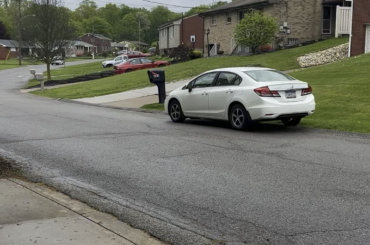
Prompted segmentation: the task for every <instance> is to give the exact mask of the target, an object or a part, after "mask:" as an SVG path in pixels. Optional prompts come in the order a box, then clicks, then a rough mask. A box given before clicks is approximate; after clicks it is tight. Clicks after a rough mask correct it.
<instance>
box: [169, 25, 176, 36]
mask: <svg viewBox="0 0 370 245" xmlns="http://www.w3.org/2000/svg"><path fill="white" fill-rule="evenodd" d="M174 29H175V28H174V27H173V26H171V27H170V28H168V31H169V33H170V37H171V38H173V36H174Z"/></svg>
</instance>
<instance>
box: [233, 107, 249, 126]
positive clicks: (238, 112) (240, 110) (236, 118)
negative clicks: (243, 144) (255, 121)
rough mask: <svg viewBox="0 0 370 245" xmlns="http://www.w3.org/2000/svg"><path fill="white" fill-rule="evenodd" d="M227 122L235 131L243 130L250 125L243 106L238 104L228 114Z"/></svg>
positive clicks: (247, 114)
mask: <svg viewBox="0 0 370 245" xmlns="http://www.w3.org/2000/svg"><path fill="white" fill-rule="evenodd" d="M229 121H230V124H231V127H233V128H234V129H237V130H245V129H247V128H248V127H249V126H250V125H251V122H252V121H251V119H250V116H249V113H248V112H247V110H246V109H245V108H244V106H242V105H240V104H238V105H234V106H233V107H232V108H231V110H230V114H229Z"/></svg>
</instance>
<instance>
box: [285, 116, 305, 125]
mask: <svg viewBox="0 0 370 245" xmlns="http://www.w3.org/2000/svg"><path fill="white" fill-rule="evenodd" d="M301 119H302V118H300V117H289V118H284V119H282V120H281V122H282V123H284V125H285V126H297V125H298V124H299V123H300V122H301Z"/></svg>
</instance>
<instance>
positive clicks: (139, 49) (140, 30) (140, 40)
mask: <svg viewBox="0 0 370 245" xmlns="http://www.w3.org/2000/svg"><path fill="white" fill-rule="evenodd" d="M139 51H141V22H140V18H139Z"/></svg>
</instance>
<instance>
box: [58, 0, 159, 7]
mask: <svg viewBox="0 0 370 245" xmlns="http://www.w3.org/2000/svg"><path fill="white" fill-rule="evenodd" d="M95 2H102V3H112V4H117V5H126V6H129V7H131V6H132V7H155V6H154V5H142V4H121V3H116V2H111V1H97V0H95ZM63 3H66V4H73V5H80V4H79V3H72V2H66V1H63Z"/></svg>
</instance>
